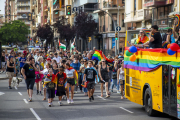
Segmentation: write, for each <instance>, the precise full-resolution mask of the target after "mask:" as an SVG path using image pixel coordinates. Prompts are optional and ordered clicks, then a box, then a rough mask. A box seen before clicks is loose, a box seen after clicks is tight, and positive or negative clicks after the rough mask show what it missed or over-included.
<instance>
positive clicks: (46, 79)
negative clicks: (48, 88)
mask: <svg viewBox="0 0 180 120" xmlns="http://www.w3.org/2000/svg"><path fill="white" fill-rule="evenodd" d="M49 82H53V83H55V84H57V76H56V75H54V74H52V79H51V78H50V75H49V74H48V75H47V77H46V78H45V79H44V83H45V84H47V83H49Z"/></svg>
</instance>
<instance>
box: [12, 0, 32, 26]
mask: <svg viewBox="0 0 180 120" xmlns="http://www.w3.org/2000/svg"><path fill="white" fill-rule="evenodd" d="M30 5H31V4H30V0H15V9H16V11H15V14H16V15H17V17H15V19H16V20H21V21H23V22H25V24H26V25H28V26H30V23H31V22H30V21H28V20H27V17H22V15H23V14H27V13H30V12H31V10H30Z"/></svg>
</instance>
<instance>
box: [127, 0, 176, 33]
mask: <svg viewBox="0 0 180 120" xmlns="http://www.w3.org/2000/svg"><path fill="white" fill-rule="evenodd" d="M177 2H179V0H177ZM177 2H176V3H177ZM126 3H127V4H126V6H125V14H126V16H125V23H131V25H130V26H128V29H129V30H136V29H140V28H146V29H149V28H150V27H151V26H152V25H158V26H159V28H165V27H172V24H173V23H172V19H171V18H170V17H168V15H169V14H170V13H172V12H173V11H174V10H173V9H174V6H173V3H174V0H126Z"/></svg>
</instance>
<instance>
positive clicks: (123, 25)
mask: <svg viewBox="0 0 180 120" xmlns="http://www.w3.org/2000/svg"><path fill="white" fill-rule="evenodd" d="M122 27H125V24H124V13H122Z"/></svg>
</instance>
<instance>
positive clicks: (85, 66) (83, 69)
mask: <svg viewBox="0 0 180 120" xmlns="http://www.w3.org/2000/svg"><path fill="white" fill-rule="evenodd" d="M82 61H83V63H84V64H83V65H81V67H80V72H81V73H82V75H81V81H82V80H83V77H84V71H85V69H86V68H87V66H88V65H87V60H86V59H83V60H82ZM81 83H82V82H79V84H81ZM83 84H84V83H83ZM80 90H81V88H80ZM83 91H84V95H85V96H87V88H84V89H83Z"/></svg>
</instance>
